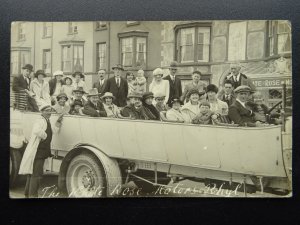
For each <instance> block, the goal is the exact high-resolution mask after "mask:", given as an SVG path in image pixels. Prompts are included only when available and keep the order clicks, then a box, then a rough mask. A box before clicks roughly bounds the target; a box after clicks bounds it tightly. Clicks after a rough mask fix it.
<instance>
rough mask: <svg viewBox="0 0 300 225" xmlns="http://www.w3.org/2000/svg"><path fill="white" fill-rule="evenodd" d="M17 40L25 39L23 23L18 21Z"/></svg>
mask: <svg viewBox="0 0 300 225" xmlns="http://www.w3.org/2000/svg"><path fill="white" fill-rule="evenodd" d="M18 40H19V41H23V40H25V23H19V27H18Z"/></svg>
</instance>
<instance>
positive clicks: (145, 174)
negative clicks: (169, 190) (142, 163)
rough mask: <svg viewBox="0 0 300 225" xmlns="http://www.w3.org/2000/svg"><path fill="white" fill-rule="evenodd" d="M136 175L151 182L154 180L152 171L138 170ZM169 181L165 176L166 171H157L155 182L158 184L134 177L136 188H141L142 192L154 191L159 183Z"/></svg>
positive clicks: (163, 183) (167, 182) (164, 183)
mask: <svg viewBox="0 0 300 225" xmlns="http://www.w3.org/2000/svg"><path fill="white" fill-rule="evenodd" d="M136 175H137V176H140V177H142V178H144V179H146V180H149V181H151V182H154V181H155V178H154V171H147V170H146V171H139V172H138V173H136ZM170 181H171V178H169V177H167V175H166V173H162V172H157V183H158V185H152V184H150V183H148V182H146V181H143V180H140V179H138V178H135V179H134V183H135V185H136V186H137V187H138V188H141V190H142V192H144V193H151V192H155V191H156V190H157V188H158V187H159V184H162V185H167V184H169V183H170Z"/></svg>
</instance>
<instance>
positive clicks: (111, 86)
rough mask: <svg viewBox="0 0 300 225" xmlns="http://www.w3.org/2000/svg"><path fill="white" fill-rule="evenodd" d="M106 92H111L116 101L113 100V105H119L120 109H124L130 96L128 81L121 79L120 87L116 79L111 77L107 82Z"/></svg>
mask: <svg viewBox="0 0 300 225" xmlns="http://www.w3.org/2000/svg"><path fill="white" fill-rule="evenodd" d="M103 92H104V93H105V92H111V93H112V94H113V95H114V96H115V99H114V100H113V103H114V104H115V105H117V106H118V107H124V106H125V105H126V99H127V95H128V83H127V80H125V79H124V78H122V77H120V87H118V86H117V83H116V78H115V77H111V78H109V79H108V80H107V83H106V86H105V88H104V91H103Z"/></svg>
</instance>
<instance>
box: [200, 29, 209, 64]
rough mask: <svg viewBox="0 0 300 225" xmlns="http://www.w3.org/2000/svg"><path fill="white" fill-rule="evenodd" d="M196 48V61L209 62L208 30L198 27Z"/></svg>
mask: <svg viewBox="0 0 300 225" xmlns="http://www.w3.org/2000/svg"><path fill="white" fill-rule="evenodd" d="M197 42H198V48H197V60H198V61H204V62H208V60H209V44H210V28H209V27H198V38H197Z"/></svg>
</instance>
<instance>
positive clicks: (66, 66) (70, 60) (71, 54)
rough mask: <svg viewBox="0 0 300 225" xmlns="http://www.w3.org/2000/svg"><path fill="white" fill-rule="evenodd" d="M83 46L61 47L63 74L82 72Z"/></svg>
mask: <svg viewBox="0 0 300 225" xmlns="http://www.w3.org/2000/svg"><path fill="white" fill-rule="evenodd" d="M83 51H84V49H83V45H76V44H70V45H63V46H62V70H63V71H64V72H75V71H80V72H83Z"/></svg>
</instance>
